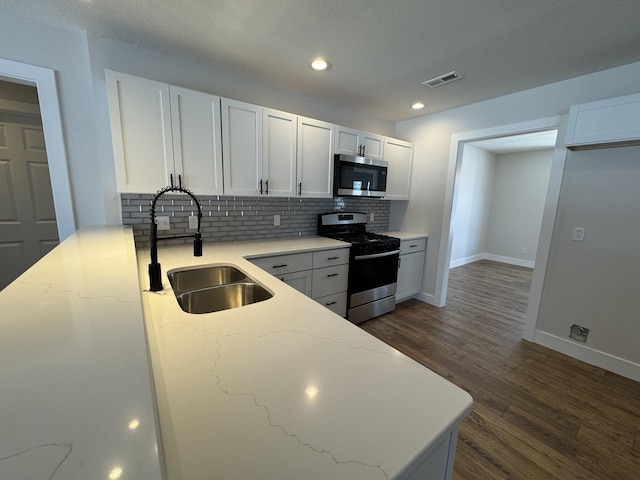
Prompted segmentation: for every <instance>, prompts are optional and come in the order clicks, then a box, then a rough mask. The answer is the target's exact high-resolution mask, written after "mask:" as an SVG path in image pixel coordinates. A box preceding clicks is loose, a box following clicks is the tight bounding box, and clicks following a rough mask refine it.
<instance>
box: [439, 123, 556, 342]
mask: <svg viewBox="0 0 640 480" xmlns="http://www.w3.org/2000/svg"><path fill="white" fill-rule="evenodd" d="M566 122H567V116H566V115H560V116H555V117H547V118H542V119H539V120H533V121H529V122H523V123H516V124H511V125H504V126H500V127H492V128H487V129H482V130H473V131H468V132H461V133H456V134H453V135H452V136H451V147H450V150H449V164H448V171H447V184H446V190H445V205H444V215H443V219H442V230H441V232H442V234H441V236H440V238H441V243H440V245H441V248H440V252H439V253H438V267H437V271H436V288H435V295H434V300H435V305H436V306H438V307H443V306H444V305H445V304H446V299H447V287H448V283H449V265H450V262H451V248H452V245H453V228H452V226H453V224H452V222H453V221H454V219H455V218H454V215H455V212H454V211H453V208H454V206H455V204H456V200H457V194H458V192H457V191H456V178H457V177H458V175H459V174H460V168H461V166H462V156H463V151H464V145H465V144H466V143H470V142H475V141H478V140H487V139H491V138H499V137H507V136H512V135H520V134H525V133H534V132H540V131H544V130H553V129H557V130H558V136H557V140H556V146H555V149H554V153H553V159H552V162H551V172H550V175H549V186H548V188H547V196H546V200H545V207H544V214H543V217H542V226H541V230H540V239H539V242H538V251H537V253H536V261H535V265H536V267H535V269H534V271H533V279H532V283H531V290H530V293H529V302H528V306H527V316H526V319H525V324H524V332H523V338H524V339H526V340H530V341H533V336H534V333H535V327H536V323H537V320H538V311H539V309H540V300H541V297H542V286H543V283H544V275H545V272H546V270H547V261H548V258H549V251H550V248H551V234H552V232H553V224H554V222H555V218H556V212H557V206H558V198H559V195H560V184H561V182H562V174H563V171H564V161H565V157H566V149H565V148H564V132H565V129H566Z"/></svg>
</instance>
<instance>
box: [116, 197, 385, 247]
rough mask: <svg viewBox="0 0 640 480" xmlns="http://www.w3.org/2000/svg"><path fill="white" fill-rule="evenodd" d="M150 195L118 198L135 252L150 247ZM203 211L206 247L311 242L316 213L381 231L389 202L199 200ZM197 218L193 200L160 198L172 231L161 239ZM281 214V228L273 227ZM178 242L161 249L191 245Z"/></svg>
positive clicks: (185, 229) (347, 199)
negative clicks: (362, 221) (365, 217)
mask: <svg viewBox="0 0 640 480" xmlns="http://www.w3.org/2000/svg"><path fill="white" fill-rule="evenodd" d="M153 197H154V195H152V194H131V193H127V194H122V195H121V197H120V198H121V201H122V223H123V225H131V226H132V228H133V234H134V238H135V242H136V248H149V233H150V226H151V216H150V208H151V201H152V200H153ZM198 200H199V201H200V205H201V206H202V225H201V232H202V237H203V240H204V242H205V243H210V242H216V241H221V242H228V241H240V240H258V239H273V238H292V237H309V236H313V235H316V233H317V230H318V214H319V213H325V212H332V211H355V212H366V213H367V214H371V213H373V214H374V221H373V222H369V223H368V224H367V230H369V231H372V232H382V231H386V230H388V228H389V209H390V200H381V199H369V198H358V197H340V198H295V197H291V198H264V197H229V196H206V195H203V196H198ZM192 214H195V206H194V205H193V204H192V200H191V198H189V197H188V196H186V195H182V194H175V195H173V194H172V195H164V196H163V197H162V198H161V199H160V200H158V202H157V203H156V216H164V217H170V223H171V230H165V231H160V232H159V234H160V235H179V234H181V233H193V230H190V229H189V218H188V217H189V216H191V215H192ZM274 215H280V225H279V226H275V225H274ZM191 241H192V240H191V239H189V238H187V239H178V240H167V241H164V242H160V245H163V244H165V245H168V244H172V245H173V244H183V243H190V242H191Z"/></svg>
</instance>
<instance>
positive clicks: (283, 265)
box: [271, 263, 287, 268]
mask: <svg viewBox="0 0 640 480" xmlns="http://www.w3.org/2000/svg"><path fill="white" fill-rule="evenodd" d="M286 266H287V264H286V263H283V264H281V265H274V266H273V267H271V268H283V267H286Z"/></svg>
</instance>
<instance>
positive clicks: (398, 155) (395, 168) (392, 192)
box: [384, 138, 413, 200]
mask: <svg viewBox="0 0 640 480" xmlns="http://www.w3.org/2000/svg"><path fill="white" fill-rule="evenodd" d="M384 159H385V160H386V161H387V162H388V163H389V167H388V171H387V194H386V195H385V197H384V198H385V199H387V200H409V194H410V193H411V169H412V167H413V144H412V143H409V142H405V141H403V140H395V139H393V138H386V139H385V142H384Z"/></svg>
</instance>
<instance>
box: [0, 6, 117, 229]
mask: <svg viewBox="0 0 640 480" xmlns="http://www.w3.org/2000/svg"><path fill="white" fill-rule="evenodd" d="M0 58H4V59H8V60H12V61H16V62H21V63H25V64H29V65H36V66H39V67H44V68H48V69H51V70H54V71H55V74H56V80H57V84H58V95H59V100H60V111H61V115H62V128H63V132H64V142H65V144H66V152H67V157H68V158H67V167H68V170H69V176H70V183H71V188H72V192H71V194H72V201H73V205H74V210H75V220H76V223H77V224H78V225H92V224H101V223H104V222H105V218H106V217H105V205H104V202H103V198H102V196H101V195H100V194H99V193H96V192H100V191H101V189H102V183H101V179H100V176H99V174H97V171H98V160H97V143H96V128H95V121H94V113H93V97H92V93H91V84H90V77H89V69H88V67H89V63H88V58H87V49H86V39H85V35H84V34H83V33H82V32H72V31H67V30H62V29H59V28H55V27H50V26H47V25H43V24H41V23H37V22H32V21H30V20H27V19H24V18H22V17H18V16H15V15H13V14H10V13H7V12H4V11H3V12H2V15H0Z"/></svg>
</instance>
